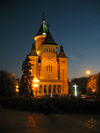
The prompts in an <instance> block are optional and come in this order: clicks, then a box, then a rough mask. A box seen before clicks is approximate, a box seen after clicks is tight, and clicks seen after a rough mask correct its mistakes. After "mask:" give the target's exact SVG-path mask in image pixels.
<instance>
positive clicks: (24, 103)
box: [0, 98, 100, 114]
mask: <svg viewBox="0 0 100 133" xmlns="http://www.w3.org/2000/svg"><path fill="white" fill-rule="evenodd" d="M0 101H1V105H2V107H3V108H6V109H16V110H24V111H32V112H41V113H45V114H46V113H58V114H59V113H60V114H65V113H77V114H79V113H89V114H90V113H100V101H87V100H83V99H68V98H55V99H54V98H53V99H52V98H51V99H46V98H45V99H43V98H40V99H35V98H34V99H21V98H15V99H11V98H5V99H3V98H2V99H1V100H0Z"/></svg>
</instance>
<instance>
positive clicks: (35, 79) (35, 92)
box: [33, 78, 39, 96]
mask: <svg viewBox="0 0 100 133" xmlns="http://www.w3.org/2000/svg"><path fill="white" fill-rule="evenodd" d="M38 82H39V80H38V79H37V78H34V79H33V83H34V85H33V86H34V87H35V89H34V94H35V95H34V96H37V86H38V84H37V83H38Z"/></svg>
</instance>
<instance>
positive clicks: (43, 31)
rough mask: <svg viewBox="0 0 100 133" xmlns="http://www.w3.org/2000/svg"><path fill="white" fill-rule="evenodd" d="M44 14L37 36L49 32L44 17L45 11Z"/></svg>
mask: <svg viewBox="0 0 100 133" xmlns="http://www.w3.org/2000/svg"><path fill="white" fill-rule="evenodd" d="M42 14H43V19H42V21H41V23H42V24H41V27H40V29H39V31H38V33H37V35H36V36H38V35H46V34H47V32H48V30H47V27H46V25H45V23H46V22H45V19H44V15H45V13H44V12H43V13H42Z"/></svg>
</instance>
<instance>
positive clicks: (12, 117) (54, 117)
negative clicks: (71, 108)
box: [0, 106, 100, 133]
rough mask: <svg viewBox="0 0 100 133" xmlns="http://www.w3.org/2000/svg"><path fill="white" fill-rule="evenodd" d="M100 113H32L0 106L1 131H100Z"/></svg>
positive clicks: (91, 132) (44, 132)
mask: <svg viewBox="0 0 100 133" xmlns="http://www.w3.org/2000/svg"><path fill="white" fill-rule="evenodd" d="M99 132H100V114H95V115H93V114H88V115H87V114H79V115H78V114H70V115H69V114H64V115H60V114H49V115H45V114H43V113H32V112H26V111H18V110H11V109H9V110H8V109H3V108H2V107H1V106H0V133H99Z"/></svg>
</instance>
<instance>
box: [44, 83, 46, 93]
mask: <svg viewBox="0 0 100 133" xmlns="http://www.w3.org/2000/svg"><path fill="white" fill-rule="evenodd" d="M44 93H46V85H45V86H44Z"/></svg>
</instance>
